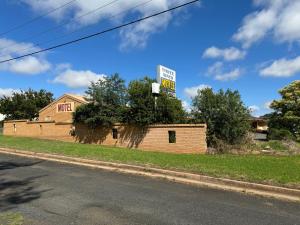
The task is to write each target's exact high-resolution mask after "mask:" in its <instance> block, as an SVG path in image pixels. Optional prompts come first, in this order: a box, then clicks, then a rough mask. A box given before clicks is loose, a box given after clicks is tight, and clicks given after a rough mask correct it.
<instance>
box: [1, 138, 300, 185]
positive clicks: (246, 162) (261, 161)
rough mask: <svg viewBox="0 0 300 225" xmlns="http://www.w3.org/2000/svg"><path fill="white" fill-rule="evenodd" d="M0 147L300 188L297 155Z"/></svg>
mask: <svg viewBox="0 0 300 225" xmlns="http://www.w3.org/2000/svg"><path fill="white" fill-rule="evenodd" d="M0 147H8V148H15V149H21V150H30V151H35V152H44V153H55V154H62V155H67V156H75V157H82V158H88V159H96V160H105V161H114V162H123V163H130V164H137V165H151V166H154V167H160V168H168V169H174V170H181V171H190V172H194V173H199V174H206V175H210V176H216V177H227V178H233V179H239V180H246V181H252V182H260V183H270V184H276V185H282V186H292V187H297V188H300V156H264V155H230V154H224V155H196V154H181V155H180V154H171V153H160V152H146V151H140V150H130V149H123V148H115V147H106V146H100V145H85V144H77V143H67V142H60V141H50V140H39V139H32V138H20V137H7V136H0Z"/></svg>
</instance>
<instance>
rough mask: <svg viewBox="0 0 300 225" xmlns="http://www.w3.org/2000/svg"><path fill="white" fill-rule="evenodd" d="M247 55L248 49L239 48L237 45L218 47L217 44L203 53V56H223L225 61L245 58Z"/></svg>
mask: <svg viewBox="0 0 300 225" xmlns="http://www.w3.org/2000/svg"><path fill="white" fill-rule="evenodd" d="M245 56H246V51H244V50H239V49H237V48H235V47H230V48H224V49H221V48H217V47H215V46H212V47H209V48H207V49H206V50H205V51H204V53H203V58H221V59H224V60H225V61H234V60H238V59H243V58H245Z"/></svg>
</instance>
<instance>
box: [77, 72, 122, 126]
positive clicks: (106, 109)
mask: <svg viewBox="0 0 300 225" xmlns="http://www.w3.org/2000/svg"><path fill="white" fill-rule="evenodd" d="M86 94H87V100H88V101H89V103H88V104H85V105H82V106H80V107H77V109H76V111H75V113H74V122H75V123H84V124H87V125H88V126H90V127H96V126H98V125H102V126H111V125H112V124H113V123H116V122H121V121H122V120H123V119H122V117H123V114H124V113H123V112H124V111H125V109H126V103H127V90H126V86H125V81H124V80H123V79H122V78H121V77H120V76H119V75H118V74H113V75H111V76H107V77H105V78H104V79H100V80H99V81H97V82H92V83H91V85H90V87H89V88H88V90H87V91H86Z"/></svg>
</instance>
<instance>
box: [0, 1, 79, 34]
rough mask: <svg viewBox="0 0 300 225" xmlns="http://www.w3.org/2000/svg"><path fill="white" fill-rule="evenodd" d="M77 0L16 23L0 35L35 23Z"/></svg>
mask: <svg viewBox="0 0 300 225" xmlns="http://www.w3.org/2000/svg"><path fill="white" fill-rule="evenodd" d="M75 1H77V0H72V1H69V2H66V3H65V4H63V5H61V6H59V7H57V8H54V9H52V10H50V11H48V12H47V13H45V14H42V15H40V16H37V17H34V18H32V19H30V20H28V21H26V22H24V23H21V24H19V25H16V26H14V27H12V28H11V29H9V30H7V31H4V32H2V33H0V37H2V36H4V35H6V34H8V33H11V32H13V31H15V30H18V29H21V28H23V27H25V26H27V25H28V24H31V23H33V22H35V21H37V20H39V19H41V18H43V17H46V16H48V15H50V14H52V13H54V12H55V11H57V10H60V9H62V8H64V7H66V6H68V5H70V4H72V3H73V2H75Z"/></svg>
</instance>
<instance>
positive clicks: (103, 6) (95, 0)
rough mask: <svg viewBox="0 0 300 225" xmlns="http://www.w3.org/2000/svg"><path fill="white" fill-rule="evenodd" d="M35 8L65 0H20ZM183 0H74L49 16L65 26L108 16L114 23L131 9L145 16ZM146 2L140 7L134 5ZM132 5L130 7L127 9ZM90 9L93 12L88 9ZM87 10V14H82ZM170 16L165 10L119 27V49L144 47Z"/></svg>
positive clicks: (51, 6) (50, 6)
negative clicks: (157, 14) (122, 27)
mask: <svg viewBox="0 0 300 225" xmlns="http://www.w3.org/2000/svg"><path fill="white" fill-rule="evenodd" d="M22 1H23V2H24V3H26V4H27V5H29V6H30V7H31V8H32V9H33V10H34V11H35V12H38V13H40V12H41V11H42V12H49V11H51V10H53V9H55V8H57V7H59V6H61V5H63V4H65V3H66V1H65V0H44V1H40V0H22ZM185 2H186V0H152V1H148V2H147V1H145V2H143V1H140V0H131V1H115V2H113V4H110V2H104V1H103V0H77V1H75V2H73V3H72V4H69V5H68V7H64V8H62V9H60V10H58V11H56V12H55V13H52V14H49V15H48V17H49V18H51V19H53V20H55V21H58V22H61V21H65V20H67V21H70V20H71V21H72V23H71V24H68V26H67V27H69V28H70V27H71V28H73V29H74V28H80V27H84V26H88V25H91V24H97V23H99V22H103V20H107V19H108V20H109V21H111V22H113V23H116V22H118V24H119V23H121V22H124V21H126V17H127V16H128V14H130V13H137V14H138V15H139V17H145V16H148V15H151V14H153V13H157V12H159V11H162V10H166V9H168V8H170V7H173V6H176V5H179V4H181V3H185ZM142 3H145V5H144V6H143V7H136V6H139V5H141V4H142ZM131 8H133V9H132V10H129V9H131ZM96 9H99V10H96ZM90 12H93V13H90ZM86 14H88V16H85V15H86ZM171 20H172V13H166V14H163V15H160V16H158V17H154V18H151V19H149V20H146V21H143V22H140V23H137V24H135V25H132V26H130V27H127V28H124V29H122V30H121V31H120V36H121V40H122V41H121V45H120V48H121V49H127V48H131V47H137V48H144V47H145V46H146V45H147V41H148V39H149V37H150V35H152V34H154V33H157V32H162V31H163V30H165V28H166V27H167V26H168V24H169V23H170V22H171Z"/></svg>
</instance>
